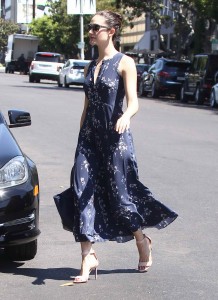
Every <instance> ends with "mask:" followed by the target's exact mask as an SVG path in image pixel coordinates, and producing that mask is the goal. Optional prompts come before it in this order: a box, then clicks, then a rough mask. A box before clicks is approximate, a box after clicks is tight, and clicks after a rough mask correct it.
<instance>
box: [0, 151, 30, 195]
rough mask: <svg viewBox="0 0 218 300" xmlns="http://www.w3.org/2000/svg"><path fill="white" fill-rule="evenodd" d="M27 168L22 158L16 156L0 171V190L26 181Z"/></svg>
mask: <svg viewBox="0 0 218 300" xmlns="http://www.w3.org/2000/svg"><path fill="white" fill-rule="evenodd" d="M27 178H28V168H27V163H26V160H25V159H24V157H23V156H16V157H14V158H13V159H11V160H10V161H9V162H8V163H7V164H6V165H4V166H3V167H2V168H1V169H0V189H3V188H7V187H11V186H15V185H19V184H22V183H24V182H26V181H27Z"/></svg>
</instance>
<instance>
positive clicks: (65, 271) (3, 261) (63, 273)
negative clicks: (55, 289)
mask: <svg viewBox="0 0 218 300" xmlns="http://www.w3.org/2000/svg"><path fill="white" fill-rule="evenodd" d="M24 264H25V263H24V262H12V261H9V260H7V258H6V257H5V256H4V255H2V256H0V272H1V273H4V274H11V275H15V276H16V275H19V276H27V277H30V278H31V277H32V278H34V280H33V282H32V284H33V285H44V284H45V283H46V282H45V281H46V280H47V279H51V280H57V281H61V280H62V281H70V280H72V278H73V277H75V276H77V275H78V274H79V272H80V270H78V269H74V268H48V269H43V268H23V267H22V266H23V265H24ZM20 267H22V268H20ZM115 273H120V274H121V273H128V274H130V273H138V271H137V270H134V269H116V270H102V269H101V270H98V274H99V275H101V274H108V275H110V274H115ZM90 278H92V274H91V276H90Z"/></svg>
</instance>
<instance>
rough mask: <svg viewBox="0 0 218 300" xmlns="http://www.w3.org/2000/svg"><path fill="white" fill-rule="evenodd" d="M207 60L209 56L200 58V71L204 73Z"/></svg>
mask: <svg viewBox="0 0 218 300" xmlns="http://www.w3.org/2000/svg"><path fill="white" fill-rule="evenodd" d="M207 59H208V57H207V56H202V57H199V60H198V71H204V70H205V69H206V64H207Z"/></svg>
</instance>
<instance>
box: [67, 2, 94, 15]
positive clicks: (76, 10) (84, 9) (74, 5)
mask: <svg viewBox="0 0 218 300" xmlns="http://www.w3.org/2000/svg"><path fill="white" fill-rule="evenodd" d="M95 13H96V0H67V14H68V15H93V14H95Z"/></svg>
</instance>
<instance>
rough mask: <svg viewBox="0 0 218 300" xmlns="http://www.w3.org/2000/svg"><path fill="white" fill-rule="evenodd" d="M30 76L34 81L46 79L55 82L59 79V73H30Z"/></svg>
mask: <svg viewBox="0 0 218 300" xmlns="http://www.w3.org/2000/svg"><path fill="white" fill-rule="evenodd" d="M30 76H31V77H32V78H35V79H48V80H55V81H57V80H58V78H59V73H58V72H55V73H40V72H31V73H30Z"/></svg>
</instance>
